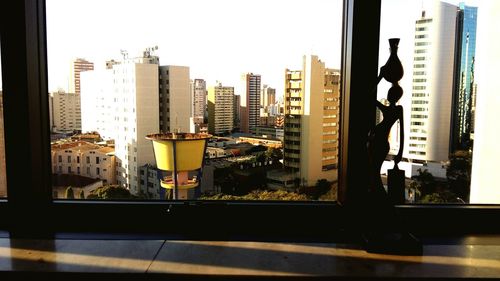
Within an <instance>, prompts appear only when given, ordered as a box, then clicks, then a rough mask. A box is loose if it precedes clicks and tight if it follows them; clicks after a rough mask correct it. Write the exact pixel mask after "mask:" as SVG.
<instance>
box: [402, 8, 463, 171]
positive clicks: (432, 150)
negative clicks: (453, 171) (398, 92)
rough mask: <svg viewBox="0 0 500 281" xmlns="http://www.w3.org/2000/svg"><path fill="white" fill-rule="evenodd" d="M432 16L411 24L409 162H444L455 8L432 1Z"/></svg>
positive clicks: (449, 121) (423, 17)
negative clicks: (411, 65) (412, 36)
mask: <svg viewBox="0 0 500 281" xmlns="http://www.w3.org/2000/svg"><path fill="white" fill-rule="evenodd" d="M433 12H434V14H433V16H432V17H427V16H426V14H425V12H422V17H421V18H420V19H419V20H417V21H416V24H415V45H414V46H415V47H414V62H413V87H412V92H411V108H410V113H411V116H410V132H409V141H408V150H407V151H408V152H407V153H406V154H405V157H408V158H409V159H411V161H413V162H427V161H430V162H440V161H445V160H448V154H449V151H450V137H451V134H450V131H451V130H450V124H451V115H452V114H451V113H452V93H453V76H454V61H455V50H456V48H455V31H456V16H457V7H456V6H454V5H451V4H448V3H444V2H439V1H436V3H435V6H434V9H433Z"/></svg>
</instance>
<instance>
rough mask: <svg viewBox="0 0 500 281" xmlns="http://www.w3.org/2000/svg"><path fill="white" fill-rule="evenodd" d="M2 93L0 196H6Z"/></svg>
mask: <svg viewBox="0 0 500 281" xmlns="http://www.w3.org/2000/svg"><path fill="white" fill-rule="evenodd" d="M3 130H4V129H3V93H2V91H0V174H2V175H4V176H1V177H0V197H6V196H7V177H6V176H5V175H6V174H7V171H6V170H5V139H4V134H3Z"/></svg>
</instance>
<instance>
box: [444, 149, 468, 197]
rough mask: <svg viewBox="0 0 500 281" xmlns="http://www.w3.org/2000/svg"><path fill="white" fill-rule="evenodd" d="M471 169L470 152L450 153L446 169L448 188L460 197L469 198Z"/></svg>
mask: <svg viewBox="0 0 500 281" xmlns="http://www.w3.org/2000/svg"><path fill="white" fill-rule="evenodd" d="M471 169H472V154H471V153H470V152H468V151H456V152H455V153H453V154H452V155H450V164H449V165H448V168H447V169H446V178H447V179H448V184H449V186H450V190H452V191H453V192H454V193H456V195H457V196H458V197H460V198H462V199H463V200H464V201H468V200H469V191H470V181H471Z"/></svg>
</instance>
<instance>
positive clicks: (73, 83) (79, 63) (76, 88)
mask: <svg viewBox="0 0 500 281" xmlns="http://www.w3.org/2000/svg"><path fill="white" fill-rule="evenodd" d="M88 70H94V63H93V62H90V61H87V60H85V59H81V58H77V59H76V60H74V61H72V62H71V68H70V74H69V89H68V92H69V93H75V94H80V73H81V72H84V71H88Z"/></svg>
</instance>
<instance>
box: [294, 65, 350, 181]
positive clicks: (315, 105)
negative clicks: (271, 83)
mask: <svg viewBox="0 0 500 281" xmlns="http://www.w3.org/2000/svg"><path fill="white" fill-rule="evenodd" d="M285 75H286V76H285V127H284V165H285V168H286V169H287V170H288V171H290V172H291V173H293V174H294V175H295V177H296V178H298V179H299V180H300V184H301V185H304V186H313V185H315V184H316V182H317V181H318V180H320V179H327V180H329V181H332V180H335V179H336V178H337V171H336V168H337V163H338V159H337V155H338V121H339V119H338V118H339V104H340V102H339V78H340V72H339V71H338V70H333V69H327V68H325V63H324V62H322V61H321V60H319V59H318V57H317V56H304V58H303V67H302V70H288V69H287V70H286V73H285Z"/></svg>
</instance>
